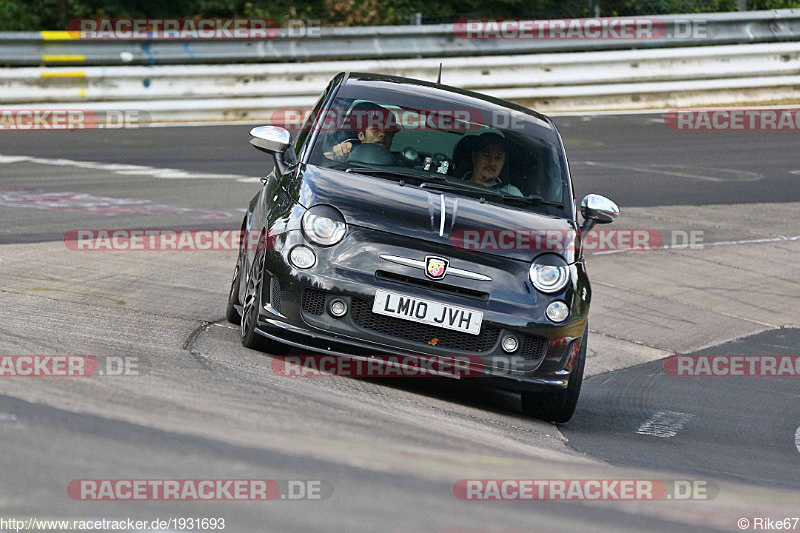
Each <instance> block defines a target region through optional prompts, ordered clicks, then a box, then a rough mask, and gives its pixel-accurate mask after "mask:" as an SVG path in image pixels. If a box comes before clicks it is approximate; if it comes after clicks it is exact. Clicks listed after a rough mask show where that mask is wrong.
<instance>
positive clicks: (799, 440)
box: [794, 428, 800, 452]
mask: <svg viewBox="0 0 800 533" xmlns="http://www.w3.org/2000/svg"><path fill="white" fill-rule="evenodd" d="M794 446H795V448H797V451H798V452H800V428H797V431H795V432H794Z"/></svg>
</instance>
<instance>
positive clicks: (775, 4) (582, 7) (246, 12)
mask: <svg viewBox="0 0 800 533" xmlns="http://www.w3.org/2000/svg"><path fill="white" fill-rule="evenodd" d="M595 6H597V7H598V8H599V10H600V14H601V15H602V16H625V15H660V14H667V13H702V12H717V11H735V10H736V9H737V7H738V3H737V0H440V1H439V2H430V1H429V0H310V1H296V0H248V1H245V0H0V31H35V30H59V29H61V30H63V29H66V27H67V23H68V22H69V21H70V20H72V19H76V18H145V17H149V18H197V17H215V18H235V17H244V18H271V19H276V20H278V21H285V20H287V19H314V20H321V21H322V22H323V23H324V24H327V25H333V26H366V25H383V24H408V23H409V21H410V20H411V18H412V17H413V16H414V15H415V14H416V13H420V14H421V15H422V21H423V23H435V22H442V23H444V22H454V21H456V20H458V19H459V18H463V17H473V18H577V17H591V16H594V13H595V9H594V7H595ZM794 7H800V0H748V8H749V9H782V8H794Z"/></svg>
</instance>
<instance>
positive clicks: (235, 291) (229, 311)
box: [225, 250, 243, 324]
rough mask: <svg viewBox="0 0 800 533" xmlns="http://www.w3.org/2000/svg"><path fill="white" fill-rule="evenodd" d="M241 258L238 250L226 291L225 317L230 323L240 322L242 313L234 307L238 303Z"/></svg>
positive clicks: (240, 252) (241, 255)
mask: <svg viewBox="0 0 800 533" xmlns="http://www.w3.org/2000/svg"><path fill="white" fill-rule="evenodd" d="M242 259H243V253H242V250H239V256H238V257H237V258H236V268H234V270H233V280H232V281H231V289H230V292H229V293H228V306H227V308H226V309H225V318H227V319H228V322H230V323H231V324H241V322H242V315H240V314H239V311H238V310H237V309H236V306H237V305H239V285H240V283H241V281H240V279H241V277H242V276H241V275H242Z"/></svg>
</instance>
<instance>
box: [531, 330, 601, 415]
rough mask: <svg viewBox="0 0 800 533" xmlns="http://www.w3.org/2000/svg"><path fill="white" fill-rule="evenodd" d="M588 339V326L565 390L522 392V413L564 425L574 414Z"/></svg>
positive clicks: (579, 391)
mask: <svg viewBox="0 0 800 533" xmlns="http://www.w3.org/2000/svg"><path fill="white" fill-rule="evenodd" d="M588 338H589V326H588V325H587V326H586V330H585V331H584V332H583V339H582V340H581V349H580V351H579V352H578V360H577V361H575V366H574V367H573V369H572V372H571V373H570V375H569V381H568V382H567V388H566V389H563V390H558V391H544V392H531V391H523V392H522V394H521V399H522V412H523V413H525V414H526V415H528V416H533V417H536V418H541V419H542V420H547V421H549V422H555V423H556V424H566V423H567V422H569V420H570V418H572V415H573V413H575V407H576V406H577V405H578V397H579V396H580V394H581V383H583V367H584V365H585V364H586V342H587V340H588Z"/></svg>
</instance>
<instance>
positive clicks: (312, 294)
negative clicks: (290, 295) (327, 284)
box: [303, 289, 326, 315]
mask: <svg viewBox="0 0 800 533" xmlns="http://www.w3.org/2000/svg"><path fill="white" fill-rule="evenodd" d="M325 294H326V292H325V291H321V290H319V289H306V290H304V291H303V311H305V312H306V313H309V314H312V315H321V314H322V313H324V312H325Z"/></svg>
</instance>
